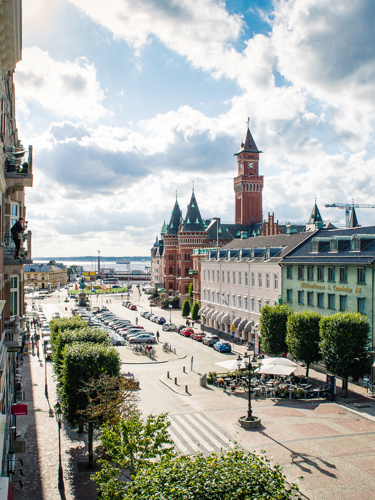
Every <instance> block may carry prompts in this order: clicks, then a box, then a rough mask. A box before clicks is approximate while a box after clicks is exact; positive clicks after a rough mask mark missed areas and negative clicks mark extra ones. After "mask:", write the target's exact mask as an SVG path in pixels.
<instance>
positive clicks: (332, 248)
mask: <svg viewBox="0 0 375 500" xmlns="http://www.w3.org/2000/svg"><path fill="white" fill-rule="evenodd" d="M329 251H330V252H337V239H336V238H331V241H330V246H329Z"/></svg>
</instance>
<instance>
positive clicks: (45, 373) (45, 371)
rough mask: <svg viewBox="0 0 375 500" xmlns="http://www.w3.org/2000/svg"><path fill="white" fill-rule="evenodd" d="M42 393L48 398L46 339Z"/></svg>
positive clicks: (45, 344) (45, 342)
mask: <svg viewBox="0 0 375 500" xmlns="http://www.w3.org/2000/svg"><path fill="white" fill-rule="evenodd" d="M44 380H45V385H44V394H45V396H46V399H47V400H48V385H47V341H46V340H45V341H44Z"/></svg>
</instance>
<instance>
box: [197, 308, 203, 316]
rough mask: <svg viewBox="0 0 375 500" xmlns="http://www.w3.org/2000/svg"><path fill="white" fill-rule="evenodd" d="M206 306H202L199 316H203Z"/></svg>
mask: <svg viewBox="0 0 375 500" xmlns="http://www.w3.org/2000/svg"><path fill="white" fill-rule="evenodd" d="M203 311H204V307H201V308H200V309H199V311H198V316H203Z"/></svg>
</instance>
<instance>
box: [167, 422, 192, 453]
mask: <svg viewBox="0 0 375 500" xmlns="http://www.w3.org/2000/svg"><path fill="white" fill-rule="evenodd" d="M171 427H172V430H171ZM171 427H170V428H169V429H168V432H169V434H170V435H171V437H172V439H173V436H176V433H177V434H178V435H179V436H180V437H181V438H182V439H183V440H184V441H185V443H186V444H187V445H188V446H189V447H190V448H191V451H193V453H194V452H196V451H200V450H199V446H197V444H196V443H194V441H193V440H192V439H191V437H190V436H189V435H188V434H186V433H185V432H184V430H183V429H181V428H180V427H177V428H176V424H175V422H172V425H171ZM175 443H176V444H177V446H178V448H180V450H181V451H183V449H185V450H187V448H186V446H185V445H183V444H182V443H181V440H180V439H179V438H178V437H177V441H175ZM179 443H180V444H181V445H182V447H181V446H180V445H179ZM191 451H189V450H187V451H186V452H185V453H187V454H189V453H191Z"/></svg>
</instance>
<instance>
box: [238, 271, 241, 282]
mask: <svg viewBox="0 0 375 500" xmlns="http://www.w3.org/2000/svg"><path fill="white" fill-rule="evenodd" d="M238 284H239V285H242V273H241V272H239V273H238Z"/></svg>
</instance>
